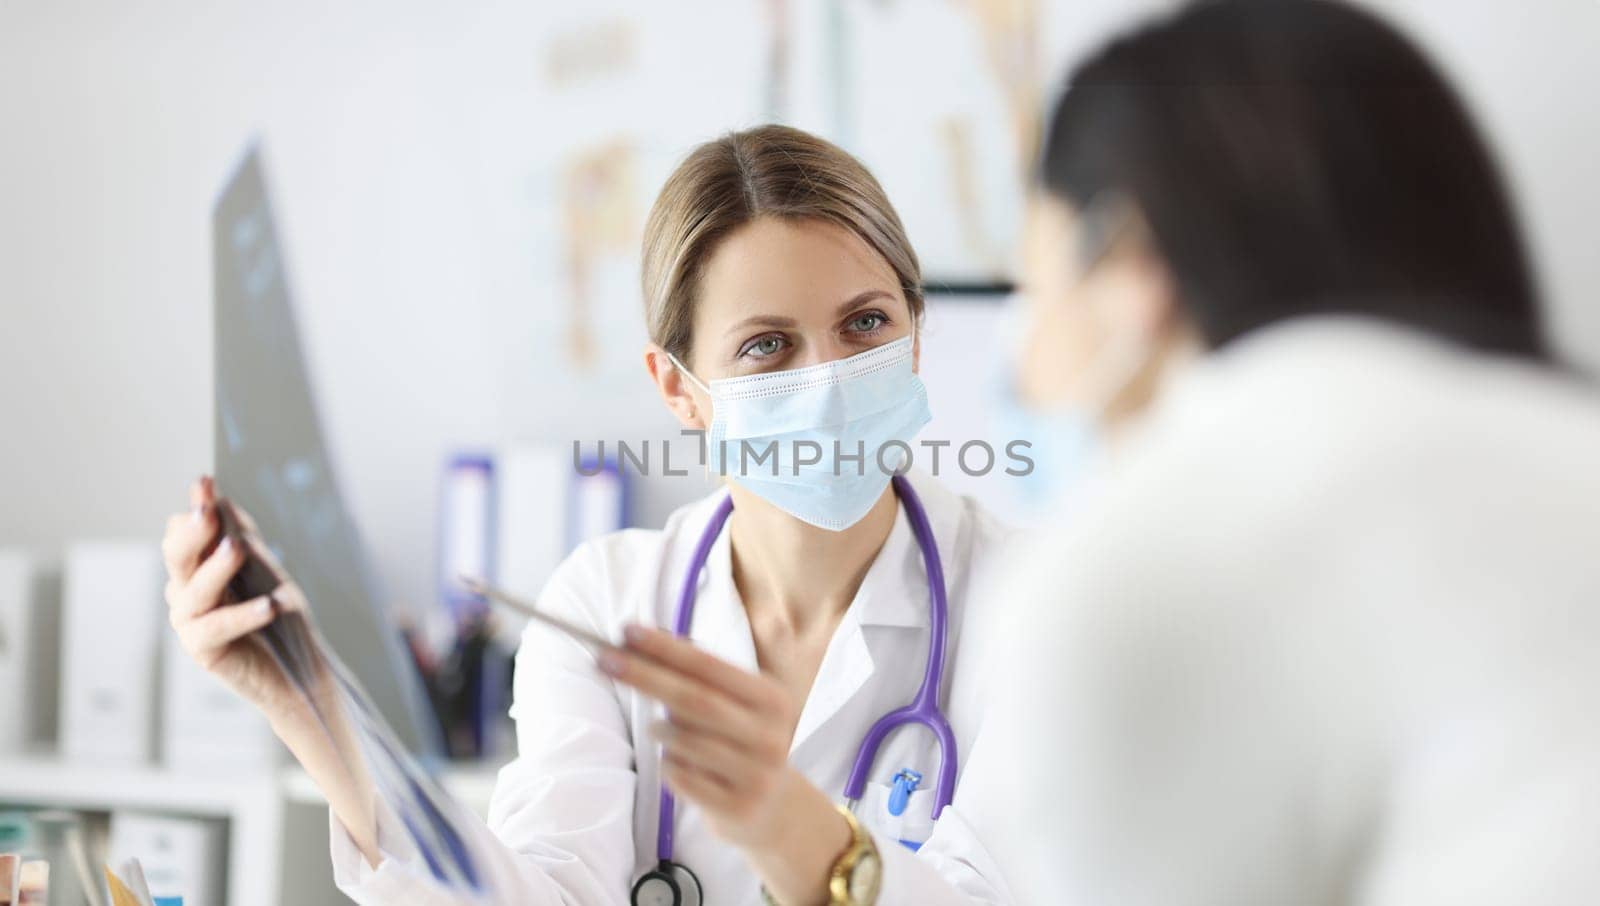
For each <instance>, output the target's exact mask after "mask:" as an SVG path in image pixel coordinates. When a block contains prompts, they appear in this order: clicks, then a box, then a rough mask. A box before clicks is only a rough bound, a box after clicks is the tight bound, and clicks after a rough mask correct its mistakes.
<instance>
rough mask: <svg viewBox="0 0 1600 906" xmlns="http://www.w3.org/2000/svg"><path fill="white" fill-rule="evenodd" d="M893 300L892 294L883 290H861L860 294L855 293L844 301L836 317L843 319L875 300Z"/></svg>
mask: <svg viewBox="0 0 1600 906" xmlns="http://www.w3.org/2000/svg"><path fill="white" fill-rule="evenodd" d="M893 298H894V294H893V293H891V292H889V291H888V290H883V289H868V290H862V291H861V292H859V293H856V294H855V295H854V296H851V297H850V298H849V299H846V300H845V302H844V304H842V305H840V306H839V308H838V315H837V316H838V317H840V318H843V317H845V316H847V315H849V314H850V313H851V312H853V311H855V310H856V309H857V308H860V307H861V306H863V305H865V304H867V303H868V302H871V301H873V300H876V299H893Z"/></svg>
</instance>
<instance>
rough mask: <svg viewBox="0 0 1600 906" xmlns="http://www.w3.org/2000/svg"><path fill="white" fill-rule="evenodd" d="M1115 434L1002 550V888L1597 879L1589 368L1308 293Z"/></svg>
mask: <svg viewBox="0 0 1600 906" xmlns="http://www.w3.org/2000/svg"><path fill="white" fill-rule="evenodd" d="M1119 453H1120V454H1122V455H1119V456H1118V457H1117V462H1116V465H1114V466H1113V467H1112V468H1111V471H1110V472H1109V473H1108V474H1106V475H1104V476H1102V480H1100V481H1098V482H1095V484H1098V486H1099V488H1100V490H1099V492H1098V493H1097V494H1092V495H1090V498H1089V499H1088V500H1086V501H1085V502H1084V504H1083V506H1084V509H1082V510H1080V511H1079V515H1078V518H1077V519H1076V520H1074V521H1073V522H1072V523H1071V524H1069V525H1068V526H1067V527H1066V528H1065V529H1064V530H1063V531H1062V533H1061V534H1059V535H1056V536H1054V537H1051V538H1048V539H1046V540H1044V541H1042V542H1040V543H1039V544H1038V545H1037V546H1036V547H1034V548H1033V550H1032V551H1031V554H1030V555H1029V556H1027V557H1026V558H1025V559H1024V560H1023V561H1022V562H1020V563H1019V566H1018V570H1017V575H1016V576H1015V581H1014V584H1012V585H1011V586H1010V587H1011V593H1010V594H1009V595H1007V596H1006V597H1008V598H1010V599H1013V600H1016V601H1021V602H1026V608H1025V610H1024V611H1019V612H1017V613H1016V614H1015V616H1014V618H1011V617H1008V618H1007V619H1003V620H1002V622H1003V623H1006V622H1011V620H1012V619H1014V620H1015V623H1014V625H1012V626H1011V627H1010V628H1008V629H1006V630H1005V631H1004V633H1003V638H1005V639H1006V640H1007V650H1008V651H1011V652H1014V654H1013V656H1010V657H1008V658H1007V659H1006V662H1005V665H1004V667H1005V669H1004V670H1003V671H1002V672H1000V673H997V674H996V677H995V682H996V683H997V684H1003V685H1005V686H1006V687H1008V688H1014V689H1026V690H1028V693H1027V694H1026V695H1008V696H1000V697H997V698H996V699H995V700H994V710H992V711H991V712H990V713H989V714H988V715H987V717H986V719H985V726H984V730H983V733H982V734H980V738H979V740H978V742H977V748H976V750H975V751H974V752H973V757H972V758H971V759H969V760H968V762H967V771H968V778H967V783H966V784H964V785H963V787H962V790H961V793H960V795H959V796H958V797H957V800H956V804H957V805H958V806H960V807H961V808H962V812H963V815H964V817H966V819H967V820H968V821H969V822H970V824H971V825H972V826H973V827H974V828H975V829H976V830H977V832H978V834H979V835H980V836H981V837H982V838H983V840H984V842H985V845H986V847H987V849H988V850H989V852H991V853H993V854H995V856H996V858H997V859H998V860H999V862H1000V863H1001V864H1000V868H1001V870H1002V873H1003V874H1004V876H1005V878H1006V881H1007V883H1008V884H1009V886H1010V891H1011V893H1012V894H1013V895H1014V896H1015V897H1016V899H1017V901H1018V902H1020V903H1028V904H1047V903H1069V904H1074V906H1109V904H1114V906H1155V904H1160V906H1201V904H1205V906H1213V904H1216V906H1221V904H1226V906H1267V904H1274V906H1277V904H1317V906H1331V904H1364V906H1402V904H1403V906H1434V904H1439V906H1443V904H1450V906H1478V904H1482V906H1489V904H1506V903H1517V904H1522V906H1530V904H1539V906H1545V904H1573V906H1576V904H1580V903H1582V904H1592V903H1595V902H1597V900H1600V401H1597V397H1596V392H1595V390H1594V388H1593V386H1592V385H1585V384H1584V383H1582V382H1581V381H1579V380H1577V379H1574V378H1570V377H1560V376H1556V375H1553V374H1552V373H1550V372H1548V371H1544V370H1540V369H1536V368H1534V367H1532V366H1529V365H1522V364H1515V363H1510V362H1507V361H1503V360H1495V359H1488V358H1484V357H1481V356H1474V355H1470V354H1467V353H1464V352H1462V351H1460V350H1458V349H1455V348H1451V347H1447V346H1444V345H1442V344H1439V343H1436V342H1433V341H1429V340H1427V339H1423V338H1422V337H1420V336H1418V335H1416V334H1413V333H1409V332H1404V331H1401V330H1398V329H1395V328H1392V327H1386V326H1381V325H1380V324H1378V323H1377V322H1374V321H1369V320H1362V319H1354V318H1350V319H1338V318H1317V319H1306V320H1302V321H1296V322H1292V323H1289V324H1285V325H1281V326H1278V327H1275V328H1271V329H1266V330H1262V331H1260V332H1259V333H1257V334H1254V335H1251V336H1250V337H1247V338H1245V339H1243V340H1241V341H1240V342H1238V343H1237V344H1235V345H1232V346H1230V347H1228V348H1226V349H1225V350H1224V351H1222V352H1220V353H1218V354H1216V355H1215V356H1212V357H1208V358H1206V359H1203V360H1201V361H1200V362H1198V363H1197V364H1195V365H1192V366H1190V367H1189V370H1188V371H1187V373H1185V374H1184V375H1182V376H1181V377H1179V378H1177V379H1176V380H1175V384H1174V386H1173V387H1172V392H1171V394H1170V395H1169V396H1168V397H1167V398H1166V400H1165V402H1164V403H1163V404H1161V405H1160V408H1159V410H1158V411H1156V412H1155V413H1154V414H1153V415H1152V416H1151V417H1149V418H1148V420H1147V422H1146V424H1145V425H1144V427H1143V428H1142V429H1141V430H1140V431H1139V432H1138V434H1137V436H1136V437H1135V438H1134V439H1132V440H1130V441H1129V442H1128V443H1127V445H1126V447H1125V448H1124V449H1123V450H1121V451H1119ZM1019 753H1026V760H1027V762H1028V763H1030V764H1035V765H1045V766H1048V769H1046V770H1042V771H1030V772H1028V773H1027V774H1026V775H1019V773H1018V772H1017V771H1016V770H1015V769H1016V768H1018V767H1020V766H1021V765H1020V764H1019V760H1018V759H1019V757H1020V756H1019Z"/></svg>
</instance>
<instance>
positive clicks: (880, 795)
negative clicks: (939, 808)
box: [856, 783, 933, 852]
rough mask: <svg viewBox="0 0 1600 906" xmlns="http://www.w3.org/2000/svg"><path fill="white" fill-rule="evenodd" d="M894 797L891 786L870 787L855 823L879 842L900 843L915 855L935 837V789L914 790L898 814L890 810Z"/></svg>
mask: <svg viewBox="0 0 1600 906" xmlns="http://www.w3.org/2000/svg"><path fill="white" fill-rule="evenodd" d="M893 796H894V784H892V783H869V784H867V788H866V789H865V790H863V791H862V793H861V804H860V805H859V806H858V807H857V808H856V820H858V821H860V822H861V823H862V824H863V825H865V826H866V828H867V829H868V830H870V831H872V832H873V833H874V834H876V835H877V836H878V838H879V839H880V840H885V841H887V840H898V841H900V843H901V845H903V846H905V847H906V848H907V849H910V850H912V851H913V852H915V851H916V850H917V849H918V848H919V847H921V846H922V844H923V843H924V842H926V841H927V839H928V837H930V836H932V834H933V790H931V789H916V790H912V791H911V794H910V796H909V797H908V798H907V799H906V803H905V808H904V809H903V810H902V811H901V812H900V814H898V815H896V814H894V812H893V811H892V810H891V809H890V807H889V806H890V804H891V802H890V800H891V799H892V798H893Z"/></svg>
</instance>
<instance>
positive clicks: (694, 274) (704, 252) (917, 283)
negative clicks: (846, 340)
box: [643, 125, 923, 361]
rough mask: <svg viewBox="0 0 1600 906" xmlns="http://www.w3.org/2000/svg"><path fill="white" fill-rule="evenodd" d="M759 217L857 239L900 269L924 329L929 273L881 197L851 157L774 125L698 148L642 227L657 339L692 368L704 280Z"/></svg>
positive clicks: (649, 315) (647, 299)
mask: <svg viewBox="0 0 1600 906" xmlns="http://www.w3.org/2000/svg"><path fill="white" fill-rule="evenodd" d="M761 217H778V218H783V219H794V220H804V219H816V220H821V221H826V222H829V223H833V224H835V225H838V226H841V227H843V228H845V229H847V230H849V231H850V232H852V233H854V234H855V235H856V236H859V237H860V238H861V239H862V240H863V241H864V242H866V243H867V245H869V246H871V247H872V248H873V249H874V250H876V251H877V253H878V254H879V255H881V256H883V259H884V260H885V261H887V262H888V263H889V266H890V267H891V268H893V270H894V272H895V276H896V277H897V278H898V279H899V281H900V289H901V290H902V291H903V292H904V293H905V297H906V303H907V305H909V306H910V308H911V317H912V321H913V322H914V323H920V322H921V320H922V310H923V300H922V270H921V266H920V265H919V264H918V263H917V253H916V252H915V251H913V250H912V248H911V242H910V241H909V240H908V239H907V238H906V231H905V227H903V226H902V225H901V224H900V217H899V215H898V214H896V213H895V211H894V207H893V206H892V205H890V204H889V198H888V196H886V195H885V194H884V193H883V187H882V186H880V185H878V181H877V180H876V179H874V178H873V176H872V174H871V173H870V172H868V171H867V168H866V167H864V166H862V165H861V162H860V161H858V160H856V159H855V158H854V157H851V156H850V154H849V153H847V152H846V151H845V150H844V149H843V148H840V147H839V146H837V145H834V144H832V143H831V142H827V141H824V140H823V139H820V138H818V137H816V136H815V135H812V134H810V133H808V132H802V131H801V130H799V129H792V128H790V127H788V126H775V125H768V126H758V127H756V128H754V129H747V130H744V131H742V132H732V133H729V134H727V135H725V136H723V137H721V138H719V139H716V140H714V141H709V142H706V143H705V144H703V145H700V146H699V147H697V148H695V149H694V151H693V152H691V153H690V154H689V156H688V157H687V158H685V159H684V161H683V163H681V164H679V165H678V168H677V169H676V170H674V171H673V173H672V175H671V176H669V177H668V178H667V183H666V185H664V186H662V188H661V194H660V195H659V196H657V198H656V202H655V205H654V206H652V207H651V209H650V217H649V219H648V220H646V221H645V227H644V261H643V284H644V303H645V318H646V321H647V322H648V326H649V330H650V339H652V340H654V341H655V342H656V343H657V344H658V345H660V346H661V347H662V348H663V349H665V350H667V351H668V352H670V353H672V354H673V355H675V356H677V357H678V358H679V359H680V360H685V361H687V360H688V358H689V352H690V346H691V340H692V338H693V329H694V311H695V300H696V295H697V293H698V290H699V282H700V275H701V271H702V270H703V269H704V267H705V264H706V262H707V261H708V260H710V258H711V254H712V252H713V251H715V249H716V247H717V245H718V243H720V242H721V241H722V239H724V238H725V237H727V236H728V235H729V234H730V233H732V232H733V231H734V230H737V229H738V228H740V227H742V226H744V225H745V224H747V223H750V222H751V221H754V220H756V219H758V218H761Z"/></svg>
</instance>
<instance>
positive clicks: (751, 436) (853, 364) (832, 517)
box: [668, 337, 931, 531]
mask: <svg viewBox="0 0 1600 906" xmlns="http://www.w3.org/2000/svg"><path fill="white" fill-rule="evenodd" d="M911 352H912V349H911V338H910V337H904V338H902V339H899V340H895V341H894V342H891V343H886V344H884V345H883V346H879V347H878V348H876V349H871V350H868V351H866V352H863V353H860V354H859V355H854V356H851V357H849V358H847V359H839V360H838V361H834V362H824V363H822V364H820V365H812V366H809V367H806V368H796V369H793V370H790V371H776V372H768V373H765V374H754V375H749V376H747V377H736V378H724V379H720V380H714V381H712V382H710V384H709V385H708V384H705V383H702V382H701V381H700V379H699V378H697V377H695V376H694V374H693V373H692V372H690V371H689V369H688V368H687V367H685V366H684V364H683V363H682V362H680V361H678V359H677V357H675V356H673V355H671V354H670V353H668V358H669V359H670V360H671V361H672V364H673V365H674V366H675V367H676V368H677V369H678V371H679V372H680V373H681V374H682V375H683V376H684V377H685V378H687V379H688V380H689V381H690V382H692V383H693V384H694V385H695V386H696V387H699V388H700V389H701V390H702V391H704V392H705V394H706V395H707V396H709V397H710V398H711V409H712V419H711V425H710V427H709V429H708V430H707V431H706V464H707V466H708V467H709V468H710V469H712V470H713V471H715V472H716V473H717V474H721V475H727V476H729V477H731V478H732V479H733V480H734V481H735V482H737V483H738V484H739V485H740V486H741V487H743V488H746V489H748V490H749V491H751V492H752V493H754V494H756V495H758V496H760V497H761V498H762V499H764V500H766V501H767V502H768V503H771V504H772V505H773V506H775V507H777V508H778V509H780V510H783V511H784V512H786V513H788V514H789V515H791V516H794V517H795V518H796V519H800V520H803V521H805V522H808V523H810V524H811V525H815V526H817V527H819V528H825V529H829V530H831V531H842V530H843V529H846V528H849V527H850V526H852V525H854V524H856V523H857V522H859V521H861V519H862V517H864V516H866V515H867V512H868V511H869V510H871V509H872V506H873V504H875V503H877V502H878V498H880V497H881V496H883V491H884V488H886V487H887V486H888V484H889V479H890V477H891V476H892V475H893V474H894V473H895V472H896V471H903V470H904V469H905V467H906V464H907V462H908V461H909V457H910V444H911V441H912V439H913V438H915V437H916V434H917V432H918V431H919V430H921V429H922V426H924V425H926V424H927V423H928V420H929V418H930V417H931V414H930V412H929V410H928V394H927V391H926V389H924V387H923V385H922V379H921V378H919V377H917V374H916V372H915V371H914V370H912V354H911Z"/></svg>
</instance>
